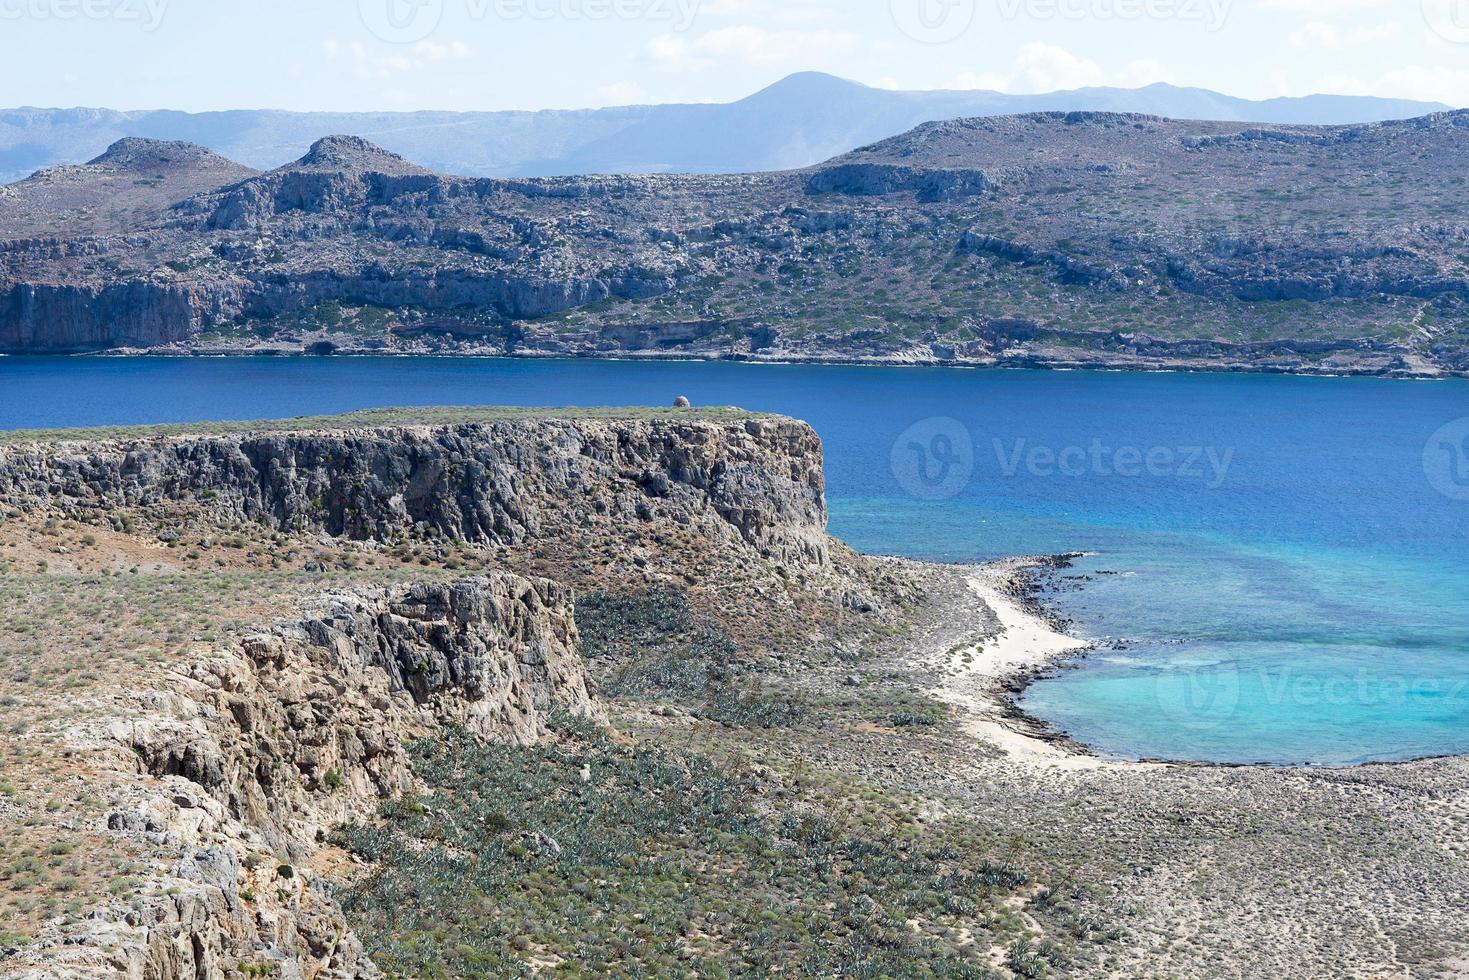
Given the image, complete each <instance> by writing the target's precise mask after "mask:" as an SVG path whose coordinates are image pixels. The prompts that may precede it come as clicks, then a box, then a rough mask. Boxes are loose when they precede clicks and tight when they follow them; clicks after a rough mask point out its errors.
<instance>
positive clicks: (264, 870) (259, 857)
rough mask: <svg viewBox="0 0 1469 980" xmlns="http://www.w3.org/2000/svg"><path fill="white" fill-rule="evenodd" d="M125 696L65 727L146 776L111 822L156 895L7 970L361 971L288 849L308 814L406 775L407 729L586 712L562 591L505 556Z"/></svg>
mask: <svg viewBox="0 0 1469 980" xmlns="http://www.w3.org/2000/svg"><path fill="white" fill-rule="evenodd" d="M122 700H123V703H122V705H121V707H123V709H124V713H123V714H122V715H120V716H119V717H118V719H117V720H116V721H114V722H112V723H111V724H109V725H104V726H100V727H97V728H93V729H91V730H90V731H88V732H87V733H85V734H82V735H78V736H77V739H78V741H79V742H80V743H81V744H80V746H79V747H81V748H83V749H84V750H85V751H88V752H89V753H92V754H94V755H96V756H97V757H99V758H100V757H110V758H112V759H113V760H114V761H115V763H116V765H117V768H118V770H119V771H126V770H128V769H135V770H136V771H137V772H138V773H139V774H140V775H141V776H143V777H145V778H144V779H143V781H141V782H137V783H135V784H134V787H133V790H132V792H131V794H130V795H131V797H132V803H131V804H130V805H128V806H125V807H121V808H119V809H117V810H114V811H113V812H112V813H110V814H109V816H108V817H107V824H108V829H109V830H110V831H111V832H113V833H115V834H118V835H122V836H125V837H128V838H131V839H134V840H136V841H137V842H139V843H140V844H143V845H146V846H148V847H150V848H153V849H155V850H156V853H158V854H159V855H160V856H161V861H160V866H159V868H158V870H157V884H158V886H159V888H160V890H162V891H163V892H164V893H163V894H161V895H159V896H158V897H156V898H154V899H151V900H148V901H146V902H144V903H143V904H142V905H141V906H140V907H119V908H117V909H104V910H99V911H98V912H96V913H94V914H93V915H92V916H91V917H90V919H89V920H88V921H87V923H86V924H85V925H84V926H83V927H81V928H78V929H74V930H72V931H70V932H68V933H66V934H65V935H59V936H55V937H51V938H50V940H49V941H44V940H43V942H42V943H41V944H39V945H38V947H37V948H36V949H34V950H32V951H30V952H29V953H28V956H29V958H31V959H32V960H33V961H34V962H35V964H36V965H35V966H34V968H33V969H30V970H28V971H22V972H21V973H20V975H21V976H25V977H37V978H39V977H43V976H44V977H57V976H66V977H91V976H123V977H136V978H140V980H141V978H149V980H152V978H158V980H173V978H180V980H182V978H208V977H225V976H238V975H241V973H242V972H244V971H247V970H250V969H255V968H269V970H270V971H271V975H274V976H285V977H356V976H369V975H372V974H374V972H375V971H374V969H373V967H372V965H371V963H370V962H369V961H368V960H367V959H366V958H365V957H364V955H363V954H362V950H361V948H360V946H359V945H358V944H357V943H356V941H355V940H354V939H353V938H352V936H351V934H350V932H349V930H348V928H347V925H346V923H345V921H344V920H343V918H342V916H341V914H340V913H339V912H338V911H337V910H336V908H335V906H333V904H332V901H331V896H330V893H329V892H328V891H327V890H326V889H325V887H324V886H323V885H322V884H321V883H320V882H319V881H316V880H314V879H313V878H312V877H311V876H310V875H309V873H308V872H305V871H298V870H297V869H296V868H295V867H294V866H293V865H294V863H295V862H299V861H303V860H305V859H307V858H309V857H310V855H311V853H312V852H313V850H314V849H315V842H316V841H317V840H319V839H320V838H319V836H318V834H319V832H322V831H325V830H326V829H328V828H330V827H331V826H334V825H336V824H338V823H340V822H342V821H344V820H347V819H348V818H350V817H354V816H361V815H363V814H365V813H366V812H368V810H369V808H370V806H371V805H372V804H374V803H375V802H377V801H379V800H382V799H386V798H391V797H394V796H397V795H398V794H400V793H402V792H404V791H406V790H408V789H410V788H411V787H412V785H413V776H412V771H411V768H410V764H409V760H408V757H407V753H406V745H407V743H408V742H410V741H412V740H413V739H415V738H422V737H427V736H430V735H431V734H432V733H433V732H434V731H435V730H437V729H438V728H439V727H440V726H443V725H454V726H457V727H461V728H464V729H467V730H469V731H471V732H474V733H475V734H477V735H479V736H481V737H484V738H490V739H505V740H511V741H515V742H518V743H530V742H534V741H536V740H537V739H539V738H541V737H542V736H543V735H544V734H545V733H546V725H547V721H548V719H550V718H551V717H552V716H553V715H554V714H556V713H558V712H565V713H568V714H575V715H583V716H596V715H597V714H598V713H599V709H598V708H597V706H596V705H595V703H594V702H593V700H592V697H591V695H590V693H589V691H588V686H587V677H586V672H585V666H584V663H583V661H582V659H581V656H580V653H579V650H578V640H577V636H576V626H575V621H574V619H573V611H572V599H571V594H570V591H569V590H567V589H565V588H563V587H561V586H558V585H556V584H554V583H551V582H546V581H538V580H530V579H525V578H521V577H519V576H514V575H509V574H493V575H489V576H485V577H481V578H476V579H469V580H465V581H460V582H454V583H448V584H440V583H433V584H422V585H415V586H412V587H407V588H400V589H396V590H359V591H355V592H351V593H344V594H339V595H332V596H328V597H325V598H323V599H321V600H319V601H318V602H317V603H315V604H314V606H313V608H311V609H310V610H309V611H308V615H307V616H306V617H305V618H303V619H301V620H299V621H297V622H292V623H286V624H281V625H278V626H275V627H273V628H271V629H269V630H267V631H265V632H262V633H260V634H258V635H255V636H252V637H249V638H246V639H244V640H243V641H242V642H240V643H239V644H238V645H236V646H235V647H232V648H229V649H225V650H219V651H214V652H213V653H212V654H210V655H208V656H204V657H201V658H199V659H198V660H196V661H194V662H192V663H190V664H186V665H184V666H183V667H181V669H180V670H179V672H178V675H177V677H176V678H175V683H174V684H173V685H171V686H170V688H169V689H167V690H160V691H145V692H134V693H132V694H130V695H127V696H126V697H125V698H124V699H122Z"/></svg>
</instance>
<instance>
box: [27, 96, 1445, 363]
mask: <svg viewBox="0 0 1469 980" xmlns="http://www.w3.org/2000/svg"><path fill="white" fill-rule="evenodd" d="M1466 144H1469V110H1457V111H1452V112H1444V113H1437V114H1432V115H1429V116H1425V117H1422V118H1418V119H1411V120H1398V121H1387V122H1380V123H1366V124H1360V125H1351V126H1335V127H1310V126H1298V125H1297V126H1282V125H1271V124H1262V125H1257V124H1243V123H1221V122H1188V121H1178V120H1170V119H1165V118H1162V117H1158V116H1149V115H1142V114H1127V113H1115V112H1094V111H1077V112H1042V113H1030V114H1025V115H1019V116H1003V117H981V118H974V119H961V120H945V121H939V122H931V123H926V124H924V125H922V126H919V127H917V128H915V129H913V130H911V131H909V132H908V133H905V134H902V135H900V136H896V137H890V138H888V139H886V140H882V141H879V142H877V143H873V144H868V145H866V146H862V147H859V148H858V149H857V150H854V151H851V152H850V153H846V154H843V155H841V156H838V157H836V158H834V159H832V160H830V161H827V162H825V163H823V164H819V165H816V166H814V167H808V168H802V169H798V170H788V171H779V172H771V173H757V174H741V175H669V174H648V175H638V174H625V175H611V176H583V177H547V178H470V177H456V176H451V175H446V174H440V173H434V172H431V171H429V170H427V169H425V168H422V167H419V166H417V165H415V164H413V163H411V162H409V161H406V160H404V159H403V158H401V157H399V156H397V155H395V154H392V153H390V152H388V151H386V150H383V149H382V148H380V147H377V146H376V145H374V144H372V143H370V142H368V141H365V140H362V139H360V138H356V137H327V138H324V139H321V140H318V141H316V142H315V143H314V144H313V148H312V149H311V150H309V151H308V152H307V154H305V155H304V156H303V157H302V158H301V159H300V160H298V161H296V162H295V163H293V164H288V165H286V166H284V167H282V168H279V169H277V170H273V171H270V172H267V173H258V172H255V171H250V170H249V169H248V168H242V167H238V166H237V165H230V166H231V168H233V169H231V170H230V171H229V173H228V174H226V175H225V176H229V177H232V178H235V179H231V180H225V181H219V182H217V183H216V184H215V185H214V186H212V187H211V186H206V185H207V183H208V180H209V178H211V177H213V176H216V173H215V170H214V169H212V168H213V167H214V166H215V165H214V164H212V163H211V162H210V159H204V160H203V161H202V162H199V161H196V163H195V165H194V166H192V167H186V168H179V169H177V170H175V171H172V172H167V173H163V174H160V175H159V176H158V178H157V179H156V180H141V181H131V180H129V181H126V182H125V184H127V185H132V184H135V183H136V184H141V185H143V186H142V187H141V188H139V189H137V190H136V191H133V190H130V189H129V187H128V186H118V183H117V181H116V180H115V178H113V177H111V176H109V175H110V174H111V173H112V171H111V170H109V169H107V168H92V169H91V170H88V169H87V168H62V169H63V170H66V171H67V173H68V175H70V178H71V182H70V183H67V182H65V181H62V182H60V183H59V185H58V186H57V187H53V186H52V183H54V182H51V181H49V179H48V180H41V181H40V184H39V185H38V186H39V187H41V188H42V189H44V190H45V191H46V193H39V192H37V191H36V189H35V188H33V187H32V186H31V183H32V181H36V180H37V179H38V178H32V179H31V181H27V182H22V183H21V184H17V185H11V186H10V187H7V188H5V191H6V192H7V193H5V194H3V195H0V350H5V351H10V352H31V353H34V352H65V351H88V350H114V349H133V350H138V349H143V350H167V351H171V352H196V353H248V352H256V353H259V352H275V353H292V352H296V353H299V352H302V351H307V352H314V353H329V352H337V351H343V352H373V351H378V352H384V351H387V352H399V353H434V352H450V353H477V354H492V355H516V356H593V357H596V356H616V357H643V358H648V357H704V358H735V359H745V360H786V361H821V362H833V361H838V362H849V363H885V364H904V363H925V364H962V365H974V366H981V365H1025V366H1051V367H1113V368H1116V367H1131V368H1149V369H1157V368H1170V369H1195V370H1203V369H1207V370H1219V369H1234V370H1252V371H1292V372H1299V373H1318V374H1342V373H1355V374H1377V375H1392V376H1418V377H1421V376H1442V375H1448V374H1460V375H1469V224H1465V222H1464V220H1463V217H1462V216H1463V214H1464V213H1466V211H1469V179H1466V178H1464V177H1463V176H1462V175H1461V174H1460V172H1459V170H1458V169H1456V168H1455V166H1454V161H1457V160H1461V159H1462V158H1463V154H1464V151H1465V148H1466ZM124 149H125V147H124ZM119 152H121V151H119ZM48 173H49V172H48ZM109 180H111V181H112V183H108V181H109ZM99 187H100V188H101V190H99ZM103 191H105V193H103ZM129 195H132V198H129ZM119 205H129V206H121V207H120V206H119ZM38 229H44V233H43V232H42V231H41V230H38Z"/></svg>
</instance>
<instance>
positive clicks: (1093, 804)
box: [0, 409, 1469, 980]
mask: <svg viewBox="0 0 1469 980" xmlns="http://www.w3.org/2000/svg"><path fill="white" fill-rule="evenodd" d="M1018 567H1019V565H1018V563H1012V564H1011V565H1009V566H1007V567H1006V568H1005V569H1003V570H999V571H995V572H985V571H983V570H976V569H968V568H963V567H941V566H926V565H921V564H917V563H911V562H906V561H899V560H884V559H871V558H865V557H862V556H858V555H855V554H853V553H852V552H850V551H849V550H848V549H846V548H845V547H844V546H842V545H841V544H840V542H837V541H834V540H831V539H830V538H828V537H827V536H826V532H825V501H824V497H823V493H822V475H821V446H820V442H819V440H817V439H816V437H815V435H814V434H813V433H812V432H811V430H810V429H809V428H808V427H807V426H805V425H803V424H801V423H799V422H795V421H792V420H788V419H780V418H773V417H768V416H758V415H751V414H749V413H744V412H739V411H736V410H698V411H695V410H690V409H679V410H675V411H662V412H660V411H651V410H624V411H610V410H609V411H579V412H568V413H553V414H546V413H539V414H533V413H527V412H519V411H513V410H506V409H472V410H411V411H410V410H384V411H375V412H369V413H359V414H357V415H354V416H347V417H342V418H335V419H298V420H292V421H288V422H276V423H257V424H248V425H241V424H238V423H234V424H230V423H220V424H210V425H197V426H166V427H156V428H151V429H118V430H98V431H65V432H53V433H11V434H5V435H4V436H3V438H0V609H3V610H4V613H3V615H0V727H3V729H4V731H5V733H6V738H5V739H3V740H0V975H4V976H24V977H28V978H29V977H37V978H39V977H55V976H66V977H78V978H81V977H104V976H106V977H111V976H128V977H138V978H160V980H172V978H176V977H177V978H183V977H188V978H193V980H197V978H201V977H203V978H214V977H225V976H275V977H287V978H289V977H318V978H331V977H367V976H374V975H401V976H429V975H443V976H471V975H473V976H535V975H540V974H544V973H547V972H551V971H553V970H554V971H555V972H556V973H557V974H558V975H568V976H598V975H656V976H694V975H700V976H704V975H716V974H727V975H735V976H763V975H772V974H775V973H783V974H794V973H800V972H805V973H809V974H814V975H842V976H848V975H870V976H894V977H907V976H914V977H917V976H951V977H1001V978H1017V977H1044V976H1067V975H1075V976H1088V977H1091V976H1095V977H1108V976H1127V977H1175V976H1189V977H1193V976H1210V977H1242V978H1243V977H1256V976H1260V975H1261V974H1262V973H1269V974H1271V975H1280V976H1300V977H1336V976H1343V975H1346V976H1384V977H1436V976H1452V975H1455V974H1456V973H1462V971H1463V969H1464V968H1465V964H1466V962H1469V961H1466V960H1465V958H1464V957H1465V955H1466V950H1469V935H1466V934H1465V930H1464V923H1463V916H1462V914H1461V910H1462V907H1463V903H1464V901H1465V899H1466V896H1465V894H1464V884H1463V882H1464V881H1465V880H1469V878H1466V875H1465V873H1464V872H1465V868H1464V862H1465V860H1466V858H1469V851H1466V850H1465V846H1464V843H1463V841H1464V828H1465V825H1466V821H1469V770H1466V768H1465V766H1464V764H1463V762H1462V761H1461V760H1440V761H1436V762H1428V763H1416V764H1411V765H1404V766H1376V767H1366V768H1362V769H1354V770H1342V771H1312V770H1272V769H1205V768H1196V767H1189V766H1163V765H1129V764H1120V763H1110V762H1105V761H1103V760H1098V759H1091V758H1087V757H1084V756H1078V755H1074V754H1072V753H1070V752H1068V751H1067V750H1066V749H1064V748H1058V747H1057V746H1054V745H1049V744H1046V743H1043V742H1036V741H1033V740H1030V739H1027V738H1025V737H1023V736H1021V735H1018V734H1017V733H1015V732H1014V731H1012V730H1009V729H1005V728H1002V727H996V726H995V725H994V723H993V722H992V721H991V719H992V718H995V717H1002V716H1003V713H1004V703H1003V701H1002V700H998V694H999V693H1000V692H998V691H994V690H980V691H976V692H974V693H973V697H972V698H971V697H970V696H969V695H968V694H965V695H964V696H963V697H953V696H951V695H952V694H953V693H954V692H956V691H959V692H962V691H963V690H964V688H963V687H962V685H963V684H965V683H967V682H968V681H971V680H974V679H975V678H977V677H980V676H983V675H982V672H981V674H972V673H971V667H972V662H973V661H974V660H975V659H976V658H978V659H979V660H983V658H985V657H986V656H987V655H988V654H989V653H990V652H993V651H995V650H998V649H999V648H1000V647H1001V646H1003V645H1004V644H1006V643H1011V644H1012V645H1013V640H1014V637H1010V638H1009V639H1007V635H1008V632H1009V631H1010V630H1013V629H1016V628H1017V627H1016V625H1015V624H1014V622H1013V617H1014V616H1015V615H1016V613H1015V609H1017V608H1018V607H1019V605H1021V604H1024V605H1027V606H1031V605H1032V604H1033V602H1034V600H1035V598H1036V591H1035V587H1034V584H1033V582H1032V581H1031V580H1029V579H1027V578H1026V577H1025V576H1024V575H1022V574H1019V572H1018ZM1048 567H1049V569H1050V571H1049V573H1048V574H1049V575H1051V576H1052V577H1055V576H1064V575H1065V574H1067V573H1066V571H1065V569H1066V563H1065V562H1064V561H1057V562H1051V563H1048ZM986 576H989V577H990V578H994V579H995V580H996V581H998V582H999V583H1000V586H999V587H1000V588H1002V590H1003V591H998V592H991V593H983V592H981V591H977V590H976V588H975V587H974V583H975V581H977V580H979V579H981V578H985V577H986ZM1057 584H1058V586H1060V585H1061V584H1062V583H1060V582H1059V581H1058V582H1057ZM997 610H999V611H1000V612H999V613H997ZM946 692H947V693H946Z"/></svg>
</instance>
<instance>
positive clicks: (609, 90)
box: [597, 82, 649, 105]
mask: <svg viewBox="0 0 1469 980" xmlns="http://www.w3.org/2000/svg"><path fill="white" fill-rule="evenodd" d="M648 99H649V96H648V92H647V90H646V89H644V88H643V87H642V86H641V85H639V84H638V83H637V82H612V83H611V84H608V85H603V86H601V87H599V88H598V89H597V100H598V102H599V103H600V104H602V105H637V104H639V103H645V102H647V101H648Z"/></svg>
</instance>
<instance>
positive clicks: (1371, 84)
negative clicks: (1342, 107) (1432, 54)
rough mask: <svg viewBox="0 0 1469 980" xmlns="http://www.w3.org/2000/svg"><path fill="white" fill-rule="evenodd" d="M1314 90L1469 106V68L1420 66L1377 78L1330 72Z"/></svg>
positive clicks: (1385, 73)
mask: <svg viewBox="0 0 1469 980" xmlns="http://www.w3.org/2000/svg"><path fill="white" fill-rule="evenodd" d="M1312 91H1315V92H1333V93H1338V94H1341V95H1376V96H1382V97H1384V98H1399V99H1420V100H1422V101H1424V102H1446V103H1448V104H1449V105H1451V106H1454V107H1456V108H1463V107H1469V69H1465V68H1446V67H1443V66H1435V67H1427V66H1421V65H1417V66H1414V67H1411V68H1399V69H1396V70H1394V71H1389V72H1384V73H1383V74H1381V75H1377V76H1375V77H1370V78H1369V77H1363V76H1360V75H1328V76H1326V77H1324V78H1320V79H1318V80H1317V82H1316V86H1315V88H1314V89H1312Z"/></svg>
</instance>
